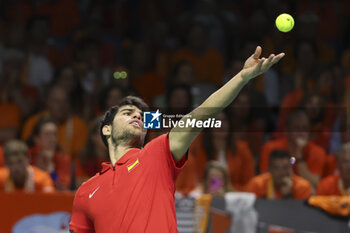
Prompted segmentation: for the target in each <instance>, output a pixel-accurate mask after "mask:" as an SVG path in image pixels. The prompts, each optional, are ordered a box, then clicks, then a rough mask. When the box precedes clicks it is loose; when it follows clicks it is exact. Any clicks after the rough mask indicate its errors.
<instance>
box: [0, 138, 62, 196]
mask: <svg viewBox="0 0 350 233" xmlns="http://www.w3.org/2000/svg"><path fill="white" fill-rule="evenodd" d="M4 158H5V166H4V167H1V168H0V191H5V192H14V191H20V192H53V191H54V190H55V189H54V185H53V182H52V179H51V177H50V175H49V174H48V173H47V172H45V171H43V170H41V169H39V168H37V167H35V166H31V165H29V158H28V147H27V145H26V144H25V143H24V142H22V141H19V140H11V141H8V142H7V143H6V144H5V145H4Z"/></svg>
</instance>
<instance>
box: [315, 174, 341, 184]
mask: <svg viewBox="0 0 350 233" xmlns="http://www.w3.org/2000/svg"><path fill="white" fill-rule="evenodd" d="M338 178H339V176H338V175H329V176H327V177H325V178H323V179H322V180H321V181H320V184H319V185H327V186H328V185H330V184H338Z"/></svg>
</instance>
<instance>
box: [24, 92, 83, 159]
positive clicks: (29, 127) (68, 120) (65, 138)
mask: <svg viewBox="0 0 350 233" xmlns="http://www.w3.org/2000/svg"><path fill="white" fill-rule="evenodd" d="M46 107H47V109H46V110H44V111H41V112H39V113H37V114H35V115H33V116H31V117H30V118H29V119H28V120H27V121H26V122H25V123H24V127H23V130H22V139H23V140H28V139H29V137H30V135H32V133H33V129H34V127H35V125H36V123H37V121H38V120H39V118H41V117H42V116H49V117H51V118H52V119H53V120H54V121H55V123H56V124H57V126H58V131H57V138H58V144H59V145H60V146H61V147H62V150H63V152H64V153H66V154H69V155H70V156H71V157H72V158H73V159H74V158H75V157H76V156H77V155H78V153H79V152H80V150H81V149H82V148H83V147H84V145H85V141H86V137H87V127H86V124H85V122H84V121H83V120H82V119H81V118H80V117H78V116H75V115H73V114H71V113H70V106H69V99H68V95H67V92H66V91H65V90H64V89H63V88H62V87H60V86H52V87H51V88H49V90H48V95H47V101H46Z"/></svg>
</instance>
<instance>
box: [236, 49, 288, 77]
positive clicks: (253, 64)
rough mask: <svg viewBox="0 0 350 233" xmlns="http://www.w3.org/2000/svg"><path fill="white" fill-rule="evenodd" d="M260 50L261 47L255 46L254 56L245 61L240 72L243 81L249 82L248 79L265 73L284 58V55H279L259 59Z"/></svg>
mask: <svg viewBox="0 0 350 233" xmlns="http://www.w3.org/2000/svg"><path fill="white" fill-rule="evenodd" d="M261 50H262V49H261V47H260V46H257V47H256V49H255V52H254V54H253V55H251V56H250V57H249V58H248V59H247V60H246V61H245V63H244V66H243V69H242V71H241V75H242V78H243V79H244V80H245V81H249V80H250V79H252V78H255V77H256V76H259V75H260V74H262V73H264V72H266V71H267V70H268V69H270V67H271V66H272V65H273V64H275V63H277V62H278V61H279V60H281V58H282V57H284V53H280V54H278V55H274V54H271V55H270V56H269V57H268V58H265V57H262V58H259V57H260V55H261Z"/></svg>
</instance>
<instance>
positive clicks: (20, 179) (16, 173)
mask: <svg viewBox="0 0 350 233" xmlns="http://www.w3.org/2000/svg"><path fill="white" fill-rule="evenodd" d="M6 166H7V167H8V169H9V171H10V177H11V179H12V180H13V182H14V184H15V186H16V187H17V188H23V187H24V184H25V182H26V179H27V166H28V157H27V154H26V152H23V151H21V152H19V151H18V152H14V154H12V155H10V156H8V157H7V158H6Z"/></svg>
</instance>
